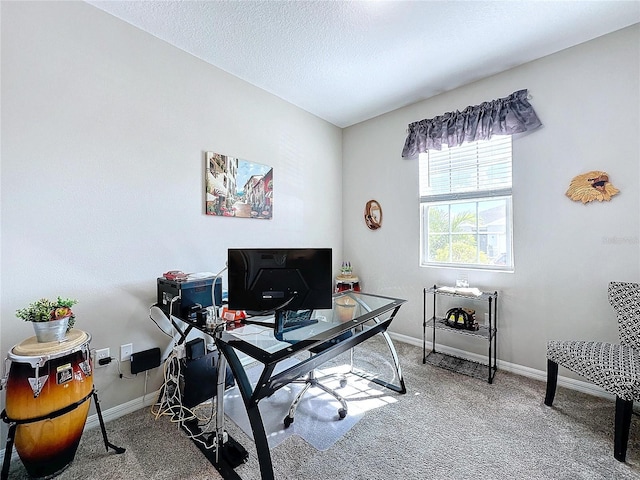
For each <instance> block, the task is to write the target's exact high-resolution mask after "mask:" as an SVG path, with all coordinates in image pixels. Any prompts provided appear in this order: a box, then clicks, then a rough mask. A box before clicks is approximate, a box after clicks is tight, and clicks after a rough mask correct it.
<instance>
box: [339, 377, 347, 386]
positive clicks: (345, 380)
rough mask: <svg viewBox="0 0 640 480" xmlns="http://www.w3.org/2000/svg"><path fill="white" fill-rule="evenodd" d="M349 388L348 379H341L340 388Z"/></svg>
mask: <svg viewBox="0 0 640 480" xmlns="http://www.w3.org/2000/svg"><path fill="white" fill-rule="evenodd" d="M346 386H347V379H346V378H341V379H340V387H341V388H344V387H346Z"/></svg>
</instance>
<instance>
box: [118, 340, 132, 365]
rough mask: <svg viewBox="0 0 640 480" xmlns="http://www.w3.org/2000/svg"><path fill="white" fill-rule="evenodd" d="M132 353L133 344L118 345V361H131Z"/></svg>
mask: <svg viewBox="0 0 640 480" xmlns="http://www.w3.org/2000/svg"><path fill="white" fill-rule="evenodd" d="M132 353H133V344H132V343H127V344H126V345H120V361H121V362H128V361H129V360H131V354H132Z"/></svg>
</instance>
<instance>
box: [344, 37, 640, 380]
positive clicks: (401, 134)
mask: <svg viewBox="0 0 640 480" xmlns="http://www.w3.org/2000/svg"><path fill="white" fill-rule="evenodd" d="M639 58H640V26H638V25H635V26H632V27H630V28H627V29H624V30H621V31H619V32H616V33H613V34H610V35H607V36H604V37H601V38H598V39H596V40H593V41H591V42H588V43H585V44H582V45H579V46H576V47H574V48H571V49H568V50H565V51H562V52H559V53H557V54H555V55H551V56H548V57H546V58H543V59H540V60H538V61H535V62H531V63H529V64H526V65H523V66H521V67H518V68H514V69H512V70H510V71H507V72H504V73H502V74H499V75H496V76H494V77H491V78H488V79H485V80H482V81H479V82H477V83H474V84H472V85H468V86H465V87H462V88H458V89H456V90H453V91H451V92H447V93H443V94H441V95H439V96H437V97H434V98H431V99H428V100H425V101H423V102H420V103H417V104H414V105H411V106H408V107H406V108H402V109H399V110H396V111H394V112H391V113H388V114H386V115H382V116H380V117H377V118H375V119H372V120H370V121H367V122H363V123H361V124H358V125H355V126H352V127H350V128H347V129H345V131H344V140H343V141H344V146H343V161H344V177H345V185H344V192H343V203H344V249H345V259H350V260H351V261H352V263H354V265H355V269H356V272H357V273H358V274H360V277H361V279H362V283H363V285H364V287H365V290H367V291H372V292H377V293H380V294H388V295H393V296H400V297H403V298H406V299H407V300H409V302H408V303H407V304H406V305H405V306H403V307H402V309H401V310H400V313H399V314H398V317H397V320H396V321H394V325H393V326H392V328H393V330H394V331H396V332H399V333H401V334H404V335H408V336H411V337H416V338H422V326H421V325H422V323H421V322H422V311H423V307H422V289H423V287H424V286H429V285H433V284H434V283H435V284H453V283H455V280H456V278H457V277H458V275H459V274H466V275H467V276H468V279H469V282H470V284H471V285H472V286H477V287H479V288H481V289H485V290H494V289H495V290H498V291H499V295H500V297H499V329H500V330H499V337H498V358H499V359H502V360H504V361H507V362H512V363H515V364H518V365H522V366H526V367H530V368H534V369H539V370H542V371H544V370H545V369H546V359H545V352H546V342H547V340H549V339H565V338H568V339H571V338H575V339H578V338H580V339H602V340H616V339H617V327H616V320H615V317H614V315H613V311H612V310H611V308H610V306H609V304H608V301H607V284H608V282H609V281H612V280H621V281H635V282H638V281H639V280H640V255H639V251H640V194H639V183H640V170H639V163H640V135H639V132H640V119H639V118H640V114H639V105H640V84H639V82H640V80H639V79H640V67H639ZM523 88H527V89H529V92H530V94H531V95H532V97H533V98H532V100H531V103H532V104H533V106H534V108H535V110H536V112H537V113H538V115H539V117H540V119H541V121H542V122H543V124H544V127H543V128H541V129H539V130H537V131H535V132H533V133H531V134H529V135H526V136H522V137H521V138H518V139H516V140H515V141H514V144H513V211H514V224H515V225H514V251H515V273H487V272H479V271H475V270H466V271H461V270H454V269H442V268H420V267H419V266H418V264H419V209H418V201H419V200H418V199H419V197H418V164H417V161H411V160H404V159H402V158H401V151H402V147H403V145H404V141H405V138H406V129H407V125H408V124H409V123H411V122H414V121H417V120H421V119H423V118H431V117H434V116H436V115H440V114H443V113H445V112H448V111H452V110H455V109H463V108H464V107H466V106H468V105H477V104H479V103H481V102H484V101H488V100H493V99H495V98H499V97H504V96H507V95H509V94H511V93H512V92H514V91H516V90H519V89H523ZM590 170H604V171H607V172H608V173H609V175H610V178H611V182H612V183H613V185H614V186H616V187H617V188H619V189H620V191H621V193H620V194H619V195H618V196H616V197H614V198H613V200H612V201H611V202H603V203H598V202H596V203H595V204H588V205H582V204H581V203H575V202H572V201H570V200H569V199H568V198H566V197H565V195H564V193H565V191H566V189H567V187H568V186H569V182H570V180H571V179H572V178H573V177H574V176H576V175H578V174H581V173H586V172H588V171H590ZM371 198H374V199H376V200H378V201H379V202H380V204H381V205H382V209H383V213H384V217H383V225H382V228H381V229H378V230H375V231H370V230H368V229H367V228H366V226H365V224H364V221H363V214H362V212H363V209H364V205H365V203H366V202H367V200H369V199H371ZM430 311H431V310H430V308H429V312H430ZM438 338H439V339H442V341H443V342H444V343H445V344H447V345H449V346H451V347H454V348H463V349H469V350H471V351H474V352H475V353H483V352H485V354H486V347H487V344H486V342H482V341H480V342H477V341H476V342H472V341H467V340H466V337H465V338H462V337H461V336H447V335H446V334H443V335H439V337H438Z"/></svg>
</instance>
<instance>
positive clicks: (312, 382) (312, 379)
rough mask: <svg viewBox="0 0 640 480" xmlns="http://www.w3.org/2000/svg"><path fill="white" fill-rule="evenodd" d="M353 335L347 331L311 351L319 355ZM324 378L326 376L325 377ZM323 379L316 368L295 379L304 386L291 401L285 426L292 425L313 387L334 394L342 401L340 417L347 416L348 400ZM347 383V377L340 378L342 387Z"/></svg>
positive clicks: (339, 410)
mask: <svg viewBox="0 0 640 480" xmlns="http://www.w3.org/2000/svg"><path fill="white" fill-rule="evenodd" d="M352 335H353V333H352V332H351V331H348V332H345V333H343V334H342V335H340V336H339V337H336V338H334V339H333V340H331V341H329V342H325V343H323V344H321V345H318V346H317V347H314V348H312V349H310V350H309V351H310V352H311V355H317V354H318V353H321V352H323V351H325V350H326V349H327V348H329V347H332V346H333V345H335V344H336V343H339V342H341V341H343V340H346V339H347V338H349V337H351V336H352ZM323 378H324V377H323ZM320 380H321V379H318V378H316V376H315V372H314V370H311V372H309V374H308V375H307V376H306V377H304V378H300V379H297V380H294V381H293V382H291V383H303V384H304V387H303V388H302V390H300V392H298V395H296V398H294V399H293V402H292V403H291V406H290V407H289V413H288V414H287V416H286V417H284V427H285V428H288V427H289V425H291V424H292V423H293V417H294V415H295V413H296V409H297V408H298V405H299V404H300V401H301V400H302V397H304V394H305V393H307V390H309V389H310V388H311V387H317V388H319V389H321V390H323V391H324V392H326V393H328V394H329V395H331V396H333V397H334V398H335V399H336V400H337V401H338V402H340V408H339V409H338V419H339V420H342V419H343V418H344V417H346V416H347V402H346V401H345V400H344V398H342V397H341V396H340V394H339V393H338V392H336V391H335V390H333V389H331V388H329V387H327V386H326V385H323V384H322V383H320ZM346 385H347V379H346V378H341V379H340V387H341V388H344V387H345V386H346Z"/></svg>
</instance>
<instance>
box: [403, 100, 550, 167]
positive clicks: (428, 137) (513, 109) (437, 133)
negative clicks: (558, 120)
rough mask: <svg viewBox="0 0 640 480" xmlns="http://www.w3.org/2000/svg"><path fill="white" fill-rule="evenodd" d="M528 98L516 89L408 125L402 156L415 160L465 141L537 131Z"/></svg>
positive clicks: (537, 122)
mask: <svg viewBox="0 0 640 480" xmlns="http://www.w3.org/2000/svg"><path fill="white" fill-rule="evenodd" d="M527 96H528V92H527V90H518V91H517V92H514V93H512V94H511V95H509V96H508V97H505V98H499V99H497V100H493V101H491V102H484V103H481V104H480V105H475V106H469V107H467V108H465V109H464V110H463V111H462V112H460V111H455V112H448V113H445V114H444V115H440V116H438V117H435V118H429V119H424V120H420V121H419V122H414V123H410V124H409V135H408V136H407V140H406V141H405V143H404V149H403V150H402V156H403V157H405V158H416V157H418V155H419V154H420V153H423V152H426V151H427V150H440V149H441V148H442V144H446V145H448V146H449V147H456V146H458V145H462V143H464V142H475V141H478V140H488V139H490V138H491V136H492V135H513V134H515V133H522V132H526V131H528V130H533V129H535V128H538V127H539V126H541V125H542V123H541V122H540V120H539V119H538V116H537V115H536V112H535V111H534V110H533V107H532V106H531V104H530V103H529V100H528V99H527Z"/></svg>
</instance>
